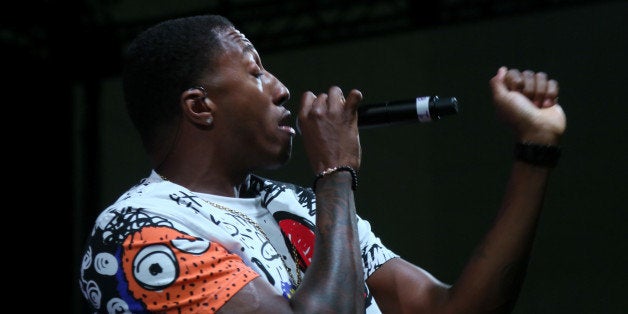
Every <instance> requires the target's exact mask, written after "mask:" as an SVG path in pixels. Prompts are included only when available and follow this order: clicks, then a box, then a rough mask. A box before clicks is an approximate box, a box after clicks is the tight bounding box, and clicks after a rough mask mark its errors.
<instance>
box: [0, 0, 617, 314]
mask: <svg viewBox="0 0 628 314" xmlns="http://www.w3.org/2000/svg"><path fill="white" fill-rule="evenodd" d="M203 13H219V14H223V15H225V16H227V17H228V18H230V19H231V20H232V21H233V22H234V23H235V24H236V26H237V27H238V28H239V29H240V30H242V31H243V32H244V33H245V34H246V35H247V36H248V37H249V38H250V39H251V40H252V41H253V43H254V44H255V45H256V46H257V48H258V51H259V52H260V54H261V56H262V61H263V62H264V65H265V67H266V68H267V69H268V70H269V71H271V72H273V73H274V74H275V75H276V76H277V77H279V78H280V79H281V80H282V81H283V83H284V84H286V85H287V86H288V87H289V88H290V90H291V93H292V100H291V102H290V105H291V106H292V109H293V112H296V111H297V108H298V100H299V98H300V95H301V94H302V93H303V92H304V91H306V90H312V91H314V92H317V93H318V92H324V91H326V90H327V88H328V87H329V86H331V85H339V86H341V87H342V88H343V89H344V90H345V91H348V90H349V89H350V88H358V89H360V90H361V91H362V92H363V94H364V98H365V99H364V103H373V102H380V101H386V100H396V99H404V98H412V97H416V96H422V95H431V94H437V95H440V96H456V97H457V98H458V99H459V100H460V104H461V109H462V110H461V112H460V113H459V114H458V115H456V116H451V117H446V118H444V119H442V120H440V121H434V122H432V123H429V124H418V123H416V124H410V125H402V126H390V127H386V128H379V129H369V130H362V131H361V133H360V136H361V142H362V151H363V162H362V169H361V172H360V183H359V190H358V193H357V203H358V212H359V214H360V215H361V216H362V217H364V218H366V219H368V220H369V221H370V222H371V224H372V227H373V229H374V231H375V232H376V233H377V234H378V235H379V236H380V237H381V238H382V239H383V241H384V243H385V244H386V245H388V246H389V247H390V248H392V249H393V250H394V251H396V252H398V253H399V254H400V255H402V256H403V257H405V258H406V259H408V260H410V261H412V262H413V263H415V264H417V265H419V266H421V267H424V268H426V269H427V270H429V271H430V272H431V273H432V274H434V275H435V276H436V277H438V278H440V279H441V280H443V281H445V282H448V283H454V282H455V279H456V278H457V276H458V275H459V273H460V271H461V269H462V267H463V266H464V264H465V262H466V260H467V258H468V257H469V256H470V255H471V253H472V251H473V249H474V246H475V245H476V244H477V243H478V241H479V240H480V239H481V237H482V235H483V233H484V232H485V231H486V230H487V228H488V227H489V226H490V224H491V221H492V218H493V217H494V214H495V212H496V209H497V208H498V206H499V204H500V201H501V195H502V193H503V191H504V188H505V187H504V186H505V181H506V178H507V176H508V172H509V167H510V163H511V149H512V144H513V143H512V141H511V136H510V134H509V133H508V129H507V128H506V127H505V126H504V125H503V124H501V123H500V122H499V121H498V120H497V119H496V117H495V114H494V110H493V108H492V106H491V103H490V94H489V89H488V80H489V79H490V78H491V77H492V76H493V75H494V74H495V72H496V70H497V68H498V67H499V66H501V65H507V66H510V67H516V68H519V69H527V68H529V69H533V70H542V71H546V72H547V73H549V75H550V76H551V77H553V78H556V79H557V80H558V81H559V82H560V86H561V95H560V102H561V104H562V105H563V108H564V109H565V112H566V114H567V121H568V127H567V132H566V134H565V136H564V140H563V145H564V155H563V158H562V159H561V161H560V163H559V165H558V167H557V168H556V169H555V170H554V173H553V175H552V178H551V181H550V186H549V189H548V192H547V198H546V203H545V211H544V213H543V215H542V217H541V221H540V225H539V229H538V234H537V240H536V244H535V247H534V251H533V256H532V259H531V261H530V267H529V273H528V276H527V278H526V281H525V283H524V286H523V289H522V292H521V295H520V298H519V301H518V303H517V306H516V308H515V311H514V312H515V313H626V310H627V309H628V301H626V300H627V299H626V297H625V293H624V288H625V287H624V284H625V283H626V282H627V279H628V278H627V276H626V270H625V266H626V265H627V262H628V258H627V257H628V254H627V253H626V249H627V247H626V239H627V232H626V226H625V224H626V222H627V215H626V209H627V208H628V206H627V205H628V201H626V199H625V197H626V194H627V193H626V192H628V191H627V189H626V188H625V186H624V184H623V180H624V179H625V177H626V175H627V174H628V166H626V150H625V148H624V147H625V145H626V144H627V143H626V137H625V136H626V134H627V131H628V127H627V126H626V123H625V120H626V119H625V117H626V116H628V109H627V108H626V103H625V99H624V94H623V93H624V92H625V90H626V88H627V86H628V80H627V79H626V74H627V73H628V62H627V61H626V59H625V56H626V55H628V27H627V26H626V22H625V21H624V19H625V18H626V17H628V2H626V1H444V0H442V1H432V2H429V3H428V4H417V3H415V2H414V1H289V2H286V3H282V2H279V1H268V0H266V1H260V0H257V1H255V0H248V1H245V0H240V1H213V2H212V1H178V2H174V1H146V0H143V1H139V0H127V1H121V0H109V1H76V0H75V1H59V2H56V1H34V2H28V1H26V2H20V3H17V4H14V5H13V7H11V8H10V9H8V8H5V10H3V11H2V16H3V18H2V21H3V22H2V33H0V35H1V36H0V39H1V40H2V47H0V48H2V54H3V58H2V60H3V62H4V64H3V69H5V70H6V72H5V73H6V74H7V78H9V79H8V80H5V83H4V84H3V88H7V91H11V93H6V94H7V95H9V94H10V96H14V97H15V98H16V99H15V100H13V99H12V98H6V99H5V101H6V102H7V104H18V105H26V107H25V108H27V109H28V110H23V109H20V111H21V113H22V114H23V115H22V116H28V117H32V120H29V121H30V122H29V123H27V126H38V125H42V124H43V125H45V126H48V128H46V130H45V131H42V130H39V129H38V130H37V137H35V138H33V139H32V140H33V142H35V143H37V144H38V145H48V146H47V147H48V150H47V153H48V154H49V155H50V156H52V157H54V156H55V155H56V156H58V157H60V158H59V161H58V162H55V163H50V162H46V163H42V164H39V163H33V164H32V166H31V167H29V169H31V170H32V171H34V173H37V172H38V171H40V170H41V169H46V171H48V172H47V173H46V175H45V176H44V177H43V178H42V179H41V180H42V181H43V182H45V183H47V184H50V189H51V190H55V191H56V190H58V189H60V188H61V189H63V188H64V187H66V188H68V189H69V190H70V191H71V193H70V196H71V197H70V198H67V197H66V198H63V201H62V202H61V203H60V204H59V205H60V206H61V208H60V209H59V212H63V213H64V214H62V215H61V216H56V218H57V219H61V220H62V221H63V223H62V224H61V225H59V229H63V230H61V231H67V232H69V233H71V243H70V242H68V241H65V238H64V237H61V236H58V237H55V239H59V240H60V243H59V242H53V244H52V245H51V246H56V247H63V248H66V249H67V250H66V251H64V252H65V253H67V254H66V255H67V256H70V257H71V259H70V260H71V261H70V262H69V263H63V265H62V268H63V269H67V270H68V271H71V274H69V275H68V276H65V277H64V278H62V279H61V281H59V282H62V283H63V289H64V291H67V293H63V294H62V295H63V298H66V297H67V296H69V297H70V299H69V301H70V308H71V311H72V312H73V313H87V311H85V309H84V308H83V302H82V297H81V296H80V292H79V289H78V283H77V280H78V277H77V272H78V265H79V264H80V251H81V249H82V245H83V240H84V238H85V236H86V234H87V233H88V232H89V230H90V228H91V225H92V223H93V221H94V219H95V217H96V215H97V214H98V212H99V211H101V210H102V209H104V208H105V207H106V206H107V205H108V204H109V203H111V202H112V201H114V200H115V199H116V198H117V196H118V195H119V194H120V193H122V192H123V191H125V190H126V189H127V188H128V187H129V186H130V185H132V184H135V183H136V182H137V181H138V180H139V179H140V178H142V177H144V176H146V175H147V174H148V172H149V170H150V169H149V165H148V163H147V161H146V158H145V157H144V153H143V151H142V150H141V148H140V144H139V138H138V136H137V134H136V133H135V131H134V130H133V129H132V127H131V125H130V121H129V120H128V118H127V116H126V113H125V112H124V105H123V101H122V97H121V85H120V77H119V74H120V70H121V68H120V66H121V64H120V58H121V53H122V51H123V50H124V48H125V47H126V45H127V44H128V42H129V40H130V39H131V38H132V37H133V36H134V35H136V34H137V32H138V31H140V30H142V29H144V28H146V27H147V26H149V25H152V24H153V23H155V22H157V21H160V20H162V19H165V18H170V17H177V16H183V15H191V14H203ZM16 60H17V61H16ZM16 65H17V67H16ZM11 101H17V102H11ZM7 107H8V108H7V109H15V108H24V107H18V106H12V105H9V106H7ZM11 117H12V116H11ZM9 138H18V139H21V137H19V136H9ZM59 138H60V139H65V140H58V139H59ZM29 139H30V138H29ZM13 141H14V140H7V141H6V143H5V145H6V146H5V147H7V149H8V150H17V149H21V148H22V147H23V146H29V145H30V144H29V143H30V142H29V141H22V140H18V141H16V142H15V143H14V142H13ZM67 152H70V154H69V156H68V155H67ZM38 156H39V155H34V157H38ZM293 156H294V158H293V160H292V161H291V162H290V163H289V164H288V165H287V166H286V167H284V168H282V169H281V170H279V171H275V172H260V174H262V175H266V176H271V177H273V178H276V179H280V180H286V181H294V182H296V183H299V184H303V185H309V184H311V182H312V177H313V174H312V173H311V170H310V168H309V165H308V163H307V160H306V158H305V154H304V152H303V150H302V145H301V143H300V138H299V137H297V138H296V139H295V150H294V153H293ZM40 176H41V174H40ZM48 178H54V179H55V181H48ZM61 194H63V195H67V193H65V191H63V192H61ZM55 195H56V197H58V195H59V194H55ZM55 200H57V199H55ZM59 217H60V218H59ZM59 234H62V233H59ZM45 243H46V244H45V246H49V244H48V243H49V242H45ZM61 243H62V244H61ZM70 268H71V269H70ZM36 273H37V274H39V272H36ZM53 287H55V286H53ZM53 290H60V289H53Z"/></svg>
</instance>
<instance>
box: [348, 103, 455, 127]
mask: <svg viewBox="0 0 628 314" xmlns="http://www.w3.org/2000/svg"><path fill="white" fill-rule="evenodd" d="M457 113H458V99H456V97H446V98H440V97H438V96H436V95H433V96H420V97H416V98H412V99H405V100H395V101H390V102H385V103H380V104H367V105H362V106H359V107H358V127H359V128H360V129H366V128H374V127H380V126H387V125H392V124H407V123H413V122H419V123H424V122H430V121H434V120H440V119H441V117H443V116H448V115H453V114H457Z"/></svg>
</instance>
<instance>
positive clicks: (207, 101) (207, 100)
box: [203, 97, 209, 106]
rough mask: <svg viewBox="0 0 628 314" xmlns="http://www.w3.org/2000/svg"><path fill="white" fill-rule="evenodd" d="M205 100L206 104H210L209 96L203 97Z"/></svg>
mask: <svg viewBox="0 0 628 314" xmlns="http://www.w3.org/2000/svg"><path fill="white" fill-rule="evenodd" d="M203 101H204V102H205V104H206V105H208V106H209V98H207V97H205V98H203Z"/></svg>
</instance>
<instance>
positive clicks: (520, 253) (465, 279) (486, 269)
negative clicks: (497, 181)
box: [449, 161, 551, 313]
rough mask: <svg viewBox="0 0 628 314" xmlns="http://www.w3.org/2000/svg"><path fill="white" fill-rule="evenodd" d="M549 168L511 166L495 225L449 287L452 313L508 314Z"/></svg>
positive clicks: (523, 268) (524, 266) (519, 282)
mask: <svg viewBox="0 0 628 314" xmlns="http://www.w3.org/2000/svg"><path fill="white" fill-rule="evenodd" d="M550 171H551V169H550V168H544V167H537V166H532V165H529V164H526V163H522V162H518V161H517V162H515V163H514V165H513V168H512V172H511V176H510V179H509V182H508V185H507V188H506V194H505V196H504V199H503V203H502V206H501V209H500V211H499V213H498V215H497V217H496V220H495V222H494V224H493V226H492V228H491V229H490V230H489V232H488V233H487V234H486V236H485V238H484V239H483V241H482V242H481V243H480V245H479V246H478V247H477V248H476V250H475V252H474V255H473V256H472V257H471V259H470V261H469V263H468V264H467V266H466V267H465V269H464V270H463V273H462V275H461V277H460V278H459V280H458V281H457V282H456V284H455V285H454V286H453V287H452V288H451V292H450V301H452V302H450V303H449V304H450V305H452V306H453V309H454V312H456V311H455V310H462V309H464V312H465V313H467V312H476V313H502V312H509V311H510V310H511V309H512V307H513V306H514V302H515V300H516V298H517V295H518V293H519V291H520V288H521V285H522V283H523V278H524V276H525V272H526V269H527V266H528V259H529V255H530V252H531V249H532V245H533V242H534V236H535V233H536V229H537V223H538V219H539V216H540V213H541V208H542V205H543V200H544V194H545V189H546V184H547V180H548V177H549V173H550Z"/></svg>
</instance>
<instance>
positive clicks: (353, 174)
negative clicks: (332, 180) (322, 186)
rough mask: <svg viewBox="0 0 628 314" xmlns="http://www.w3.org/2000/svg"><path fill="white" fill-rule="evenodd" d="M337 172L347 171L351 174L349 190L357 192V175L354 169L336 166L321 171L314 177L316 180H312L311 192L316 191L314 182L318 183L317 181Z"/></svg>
mask: <svg viewBox="0 0 628 314" xmlns="http://www.w3.org/2000/svg"><path fill="white" fill-rule="evenodd" d="M338 171H349V173H351V189H352V190H354V191H355V190H357V188H358V173H357V172H356V171H355V169H353V168H351V166H338V167H332V168H327V169H325V170H323V171H321V172H320V173H319V174H317V175H316V178H315V179H314V183H313V184H312V190H314V191H316V182H318V179H320V178H322V177H324V176H326V175H328V174H332V173H334V172H338Z"/></svg>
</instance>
